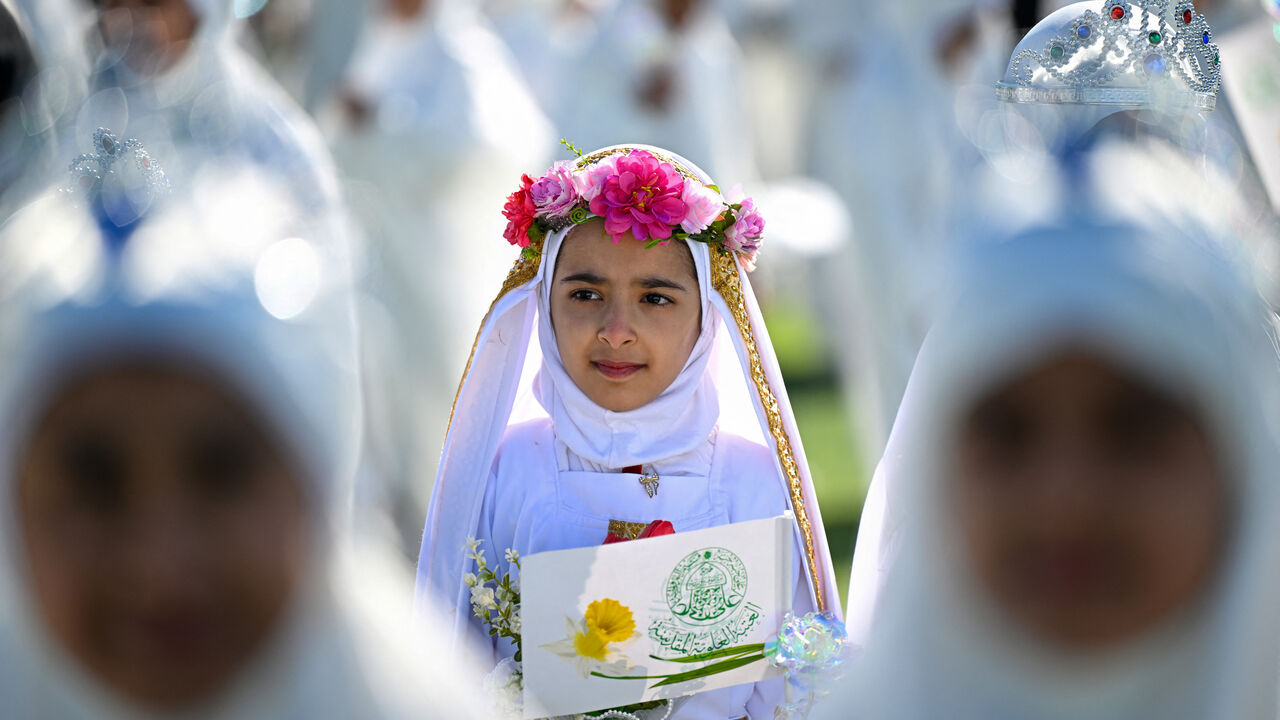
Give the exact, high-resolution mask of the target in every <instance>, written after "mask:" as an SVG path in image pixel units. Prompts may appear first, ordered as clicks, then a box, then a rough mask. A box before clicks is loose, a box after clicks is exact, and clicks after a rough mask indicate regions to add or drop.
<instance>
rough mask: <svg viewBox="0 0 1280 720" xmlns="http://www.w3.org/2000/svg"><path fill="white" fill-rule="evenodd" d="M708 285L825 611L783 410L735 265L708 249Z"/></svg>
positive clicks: (820, 606)
mask: <svg viewBox="0 0 1280 720" xmlns="http://www.w3.org/2000/svg"><path fill="white" fill-rule="evenodd" d="M711 285H712V287H714V288H715V290H716V292H718V293H720V297H721V298H723V299H724V301H725V304H726V305H728V306H729V312H730V313H731V314H732V315H733V319H734V322H735V323H736V324H737V325H738V332H739V333H741V335H742V341H743V343H744V344H745V345H746V350H747V356H748V358H749V359H750V362H751V381H752V383H754V384H755V387H756V393H757V394H758V395H759V397H760V404H761V406H762V407H764V414H765V418H766V419H767V420H768V422H769V433H770V434H771V435H773V440H774V443H775V444H776V445H777V447H778V461H779V462H780V463H781V465H782V472H783V473H784V474H785V475H786V479H787V485H788V487H789V488H790V489H791V505H792V508H793V509H794V511H795V515H796V523H798V524H799V526H800V534H801V535H803V536H804V544H805V556H806V559H807V561H808V564H809V577H810V578H811V579H812V580H813V592H814V596H815V600H816V601H817V603H818V611H819V612H825V611H826V609H827V608H826V602H825V601H824V599H823V596H822V576H821V574H820V573H819V572H818V559H817V553H816V550H815V549H814V544H813V526H812V525H811V524H810V522H809V513H808V511H807V510H806V509H805V504H804V486H803V485H802V484H801V482H800V468H799V466H798V465H797V464H796V459H795V455H794V453H793V452H792V450H791V439H790V438H789V437H787V429H786V427H784V425H783V422H782V411H781V410H780V409H779V407H778V398H777V396H775V395H774V394H773V389H772V388H771V387H769V379H768V378H767V377H766V376H765V373H764V364H763V363H762V362H761V361H760V351H759V348H758V347H757V346H756V338H755V331H753V330H752V329H751V318H750V316H749V315H748V314H747V303H746V300H745V299H744V298H743V295H742V280H741V277H740V276H739V274H738V262H737V260H736V259H735V257H734V255H733V254H732V253H729V252H726V251H722V250H716V249H715V248H712V250H711Z"/></svg>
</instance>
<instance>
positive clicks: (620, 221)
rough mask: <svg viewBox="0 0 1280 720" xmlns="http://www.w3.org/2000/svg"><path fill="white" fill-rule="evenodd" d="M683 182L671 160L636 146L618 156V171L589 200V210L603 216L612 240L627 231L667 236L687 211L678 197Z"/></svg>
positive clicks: (643, 238)
mask: <svg viewBox="0 0 1280 720" xmlns="http://www.w3.org/2000/svg"><path fill="white" fill-rule="evenodd" d="M684 184H685V183H684V178H682V177H680V173H678V172H676V169H675V168H674V167H672V166H671V163H665V162H660V161H659V160H658V158H656V157H654V156H653V155H652V154H650V153H648V152H646V151H644V150H636V151H634V152H632V153H631V154H630V155H626V156H623V157H620V158H618V161H617V172H616V173H615V174H613V175H610V176H609V177H608V179H606V180H605V183H604V190H603V191H602V192H601V193H600V194H599V195H596V196H595V198H594V199H592V200H591V213H592V214H593V215H596V216H598V217H602V218H604V229H605V232H607V233H609V235H610V236H611V237H613V241H614V242H618V241H619V240H621V239H622V236H623V235H626V234H627V232H630V233H631V235H632V236H634V237H635V239H636V240H639V241H641V242H644V241H647V240H650V239H653V240H668V239H670V238H671V232H672V226H675V225H679V224H680V223H681V221H683V220H684V216H685V213H686V211H687V208H686V206H685V204H684V201H683V200H681V199H680V196H681V195H682V194H683V193H684Z"/></svg>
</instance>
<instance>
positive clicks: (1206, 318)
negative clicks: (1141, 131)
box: [827, 148, 1280, 718]
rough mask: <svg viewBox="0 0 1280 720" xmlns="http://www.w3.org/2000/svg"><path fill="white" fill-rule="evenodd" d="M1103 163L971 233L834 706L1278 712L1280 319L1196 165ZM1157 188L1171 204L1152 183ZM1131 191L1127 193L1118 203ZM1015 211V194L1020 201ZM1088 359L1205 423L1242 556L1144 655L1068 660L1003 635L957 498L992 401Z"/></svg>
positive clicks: (905, 438) (862, 554) (868, 526)
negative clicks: (964, 542) (859, 645)
mask: <svg viewBox="0 0 1280 720" xmlns="http://www.w3.org/2000/svg"><path fill="white" fill-rule="evenodd" d="M1163 159H1167V160H1169V161H1170V162H1168V163H1157V162H1151V161H1150V159H1149V158H1147V157H1144V156H1143V155H1142V154H1141V152H1140V151H1139V150H1138V149H1135V148H1129V149H1127V150H1120V149H1112V148H1106V149H1103V150H1099V151H1097V152H1096V153H1095V154H1094V156H1092V157H1090V158H1087V159H1086V161H1085V162H1084V163H1083V164H1082V165H1081V166H1080V167H1081V168H1083V171H1082V172H1081V173H1080V174H1079V175H1075V176H1073V177H1071V178H1069V180H1070V181H1072V182H1071V185H1070V187H1076V188H1083V190H1081V191H1079V192H1067V193H1065V194H1064V195H1063V196H1062V197H1060V198H1059V200H1060V201H1061V204H1062V207H1061V208H1059V209H1058V211H1057V213H1056V214H1053V215H1051V216H1049V217H1048V218H1043V219H1041V220H1040V221H1038V222H1037V223H1035V224H1033V225H1031V226H1029V227H1028V226H1023V227H1022V228H1005V229H1004V230H1003V231H1001V232H998V233H997V234H996V236H995V238H991V237H990V235H988V236H987V237H985V238H983V237H982V236H981V234H980V233H977V232H975V233H974V236H973V237H970V238H969V240H970V243H971V244H970V245H969V246H968V247H967V248H966V250H965V252H964V253H963V255H962V260H961V261H960V262H959V263H958V265H956V269H955V283H954V285H955V286H954V288H953V289H952V291H951V292H950V293H948V297H949V302H947V303H946V304H945V306H944V309H943V310H942V312H941V313H940V315H939V317H938V318H937V319H936V322H935V323H934V326H933V329H932V330H931V331H930V334H929V336H928V338H927V339H926V341H925V344H924V346H923V347H922V349H921V351H920V355H919V358H918V360H917V363H916V367H915V369H914V371H913V373H912V377H911V381H910V384H909V385H908V389H907V393H906V397H905V398H904V400H903V404H902V408H901V410H900V412H899V415H898V420H897V422H896V423H895V425H894V429H893V433H892V435H891V436H890V440H889V447H888V449H887V450H886V452H885V455H884V459H883V460H882V461H881V463H880V466H879V468H878V470H877V472H876V476H875V479H874V481H873V486H872V490H871V493H870V497H869V498H868V502H867V507H866V509H865V510H864V513H863V525H862V527H861V529H860V532H859V538H858V540H859V542H858V545H857V549H856V555H855V559H854V567H853V573H852V577H851V580H850V605H849V616H850V630H851V632H852V633H853V634H854V635H855V636H857V637H860V638H862V637H866V638H868V639H867V640H866V654H865V655H864V656H863V657H862V658H861V659H860V660H859V661H858V664H857V666H856V667H857V670H856V676H855V680H853V681H851V682H850V683H849V684H848V685H846V686H845V687H844V688H842V690H841V692H840V693H839V694H838V696H837V697H835V698H832V699H831V700H830V701H829V702H828V715H827V716H828V717H836V716H844V715H845V713H847V712H848V705H847V704H842V703H846V702H847V703H852V704H855V705H862V706H863V707H865V708H867V714H866V715H865V717H895V718H897V717H901V718H932V717H941V716H946V717H955V718H991V717H1017V718H1027V717H1035V718H1079V717H1089V718H1148V717H1152V718H1154V717H1187V718H1192V717H1194V718H1207V717H1215V718H1217V717H1221V718H1226V717H1231V718H1262V717H1267V718H1271V717H1274V716H1275V701H1276V693H1275V677H1276V660H1277V643H1278V642H1280V624H1278V621H1277V615H1276V613H1275V606H1276V602H1277V599H1278V595H1280V568H1277V566H1276V564H1275V562H1274V558H1275V553H1276V550H1277V548H1280V545H1278V544H1277V542H1278V540H1280V538H1278V537H1277V530H1276V529H1277V525H1276V523H1275V514H1276V510H1277V501H1278V497H1277V487H1276V483H1275V477H1274V472H1275V468H1276V467H1277V466H1278V463H1280V445H1278V444H1277V434H1276V433H1277V428H1278V427H1280V426H1278V425H1277V421H1276V416H1275V413H1276V411H1277V408H1280V399H1278V398H1277V396H1276V392H1277V390H1280V376H1278V375H1277V369H1278V363H1277V356H1276V348H1275V345H1274V340H1273V337H1272V336H1273V332H1272V328H1271V320H1272V318H1271V316H1270V313H1269V312H1268V311H1267V309H1266V306H1265V304H1264V303H1263V302H1262V300H1261V298H1260V296H1259V294H1258V292H1257V290H1256V288H1255V286H1254V284H1253V282H1252V280H1251V279H1250V278H1249V276H1248V274H1247V272H1246V271H1245V270H1244V268H1242V267H1241V266H1240V264H1239V263H1238V260H1237V257H1236V256H1235V255H1234V251H1235V249H1236V248H1234V247H1233V245H1232V241H1233V239H1232V238H1223V237H1222V236H1221V235H1220V232H1221V226H1220V225H1216V224H1214V222H1213V221H1212V219H1209V218H1207V213H1206V207H1208V206H1210V205H1211V204H1212V200H1211V198H1210V197H1209V196H1208V195H1207V194H1206V193H1205V192H1204V189H1203V188H1200V187H1197V185H1196V181H1195V178H1196V174H1195V171H1194V169H1193V168H1186V167H1180V166H1176V165H1173V164H1172V161H1173V160H1174V159H1176V158H1173V157H1169V158H1162V160H1163ZM1144 171H1145V172H1146V173H1148V174H1151V173H1155V174H1156V175H1155V176H1157V177H1160V178H1161V179H1162V180H1164V181H1165V182H1162V183H1160V184H1159V185H1158V186H1156V185H1155V184H1153V183H1151V182H1145V183H1144V182H1138V181H1136V180H1138V179H1141V178H1142V177H1143V175H1142V173H1143V172H1144ZM1117 188H1123V192H1122V193H1117V192H1116V191H1117ZM1006 197H1008V196H1006ZM1081 346H1084V347H1086V348H1088V349H1091V350H1093V351H1095V352H1097V353H1099V354H1100V355H1101V356H1103V357H1105V358H1107V359H1109V360H1111V361H1112V362H1115V363H1116V364H1118V365H1120V366H1122V367H1127V368H1131V369H1134V370H1136V371H1137V372H1138V373H1140V374H1142V375H1143V376H1145V377H1147V378H1150V379H1151V381H1152V382H1155V383H1156V384H1158V385H1160V386H1163V387H1169V388H1174V389H1175V391H1176V392H1177V393H1178V394H1180V395H1185V396H1186V397H1188V398H1189V399H1190V401H1191V402H1192V404H1193V405H1195V406H1196V407H1198V408H1199V409H1200V411H1201V416H1202V418H1203V420H1204V422H1205V424H1206V426H1207V428H1208V430H1209V433H1210V437H1211V439H1212V442H1213V443H1214V445H1215V446H1216V448H1217V450H1218V455H1219V456H1220V457H1223V458H1225V459H1226V460H1227V468H1226V471H1227V472H1228V473H1229V475H1230V478H1231V480H1232V481H1233V484H1232V490H1231V491H1230V492H1231V499H1232V502H1233V503H1234V511H1235V512H1234V515H1233V516H1232V527H1231V538H1230V542H1228V543H1227V544H1226V545H1225V546H1224V549H1223V551H1222V553H1223V554H1222V556H1221V558H1220V562H1219V563H1218V566H1217V572H1216V573H1215V574H1214V575H1213V577H1212V579H1211V580H1209V581H1208V582H1207V583H1206V587H1205V588H1204V590H1203V592H1202V593H1201V594H1200V596H1199V597H1198V598H1197V599H1196V600H1195V601H1193V602H1191V603H1189V604H1188V606H1187V607H1186V608H1184V609H1183V610H1182V612H1181V613H1180V615H1179V617H1177V618H1175V619H1174V620H1172V621H1169V622H1166V623H1165V624H1164V625H1163V626H1162V627H1160V628H1157V629H1156V630H1155V631H1153V632H1150V633H1148V634H1147V636H1146V637H1144V638H1141V639H1138V640H1136V641H1133V642H1130V643H1128V644H1126V645H1125V646H1123V647H1118V648H1113V649H1111V650H1108V651H1099V652H1095V653H1085V654H1081V655H1079V656H1071V655H1070V654H1069V653H1066V652H1054V651H1053V650H1051V649H1049V648H1046V647H1044V646H1041V645H1038V644H1036V643H1035V642H1033V641H1030V640H1029V639H1028V638H1026V637H1025V636H1024V635H1023V634H1022V633H1021V632H1019V631H1017V630H1016V629H1015V628H1013V627H1012V626H1011V623H1010V622H1009V621H1008V620H1006V619H1004V618H1001V617H999V613H998V612H997V611H996V610H995V609H994V608H993V607H992V606H991V604H990V602H989V601H988V600H987V599H986V598H985V595H984V594H983V592H982V591H980V590H979V589H978V588H977V587H976V581H975V580H973V579H972V578H970V577H968V576H967V575H966V573H965V571H964V569H963V568H965V567H969V564H968V563H967V562H966V561H965V558H964V557H963V555H962V551H961V550H959V549H958V545H959V543H958V542H957V532H958V530H957V529H956V524H955V518H954V517H953V515H952V514H951V513H950V512H949V510H948V508H947V507H946V503H945V500H944V498H945V497H946V493H945V492H944V488H943V484H944V483H945V482H946V480H947V479H948V478H949V477H950V469H951V467H952V464H951V461H950V455H951V453H950V450H949V448H951V447H952V443H953V442H954V440H955V437H956V432H957V428H958V427H959V424H960V422H961V419H962V417H963V414H964V413H965V411H966V410H967V409H968V408H969V407H970V406H971V405H972V403H973V402H975V401H976V400H977V399H978V397H980V396H981V394H982V393H983V392H984V391H985V390H986V389H988V388H991V387H993V386H997V385H999V384H1000V383H1001V381H1002V380H1004V379H1007V378H1010V377H1014V376H1016V375H1017V374H1018V373H1019V372H1021V371H1023V370H1024V369H1026V368H1029V367H1034V366H1035V364H1036V363H1038V362H1040V361H1043V360H1044V359H1046V358H1048V357H1051V356H1052V355H1053V354H1054V353H1055V352H1059V351H1062V350H1064V349H1069V348H1079V347H1081Z"/></svg>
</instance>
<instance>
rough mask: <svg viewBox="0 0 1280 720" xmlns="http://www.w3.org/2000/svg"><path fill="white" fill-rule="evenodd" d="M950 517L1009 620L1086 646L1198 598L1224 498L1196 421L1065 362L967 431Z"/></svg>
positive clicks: (1004, 393) (1045, 367)
mask: <svg viewBox="0 0 1280 720" xmlns="http://www.w3.org/2000/svg"><path fill="white" fill-rule="evenodd" d="M956 468H957V475H956V477H955V478H954V485H953V488H952V489H953V491H954V500H955V501H956V502H955V503H954V507H955V511H956V512H957V513H958V515H959V527H960V530H961V534H962V537H963V541H964V543H963V544H964V547H965V549H966V550H967V555H968V560H969V561H970V563H971V564H972V570H974V571H975V572H976V575H977V577H978V578H979V580H980V583H981V585H982V586H984V588H985V590H986V591H987V592H988V594H989V595H990V596H991V597H992V598H993V599H994V601H995V603H996V605H997V606H998V607H999V608H1000V610H1001V611H1002V613H1003V614H1004V615H1005V616H1006V617H1010V618H1012V619H1013V620H1014V622H1015V623H1016V624H1018V625H1020V626H1021V627H1022V628H1023V629H1025V630H1028V631H1030V633H1031V634H1033V635H1035V636H1038V637H1039V638H1041V639H1042V640H1046V641H1048V642H1050V643H1053V644H1057V645H1065V646H1071V647H1076V648H1091V647H1099V646H1104V645H1111V644H1114V643H1117V642H1119V641H1122V640H1125V639H1128V638H1131V637H1133V636H1135V635H1139V634H1141V633H1143V632H1144V631H1146V630H1149V629H1151V628H1152V627H1153V626H1155V625H1157V624H1158V623H1160V622H1161V621H1162V620H1164V619H1166V618H1168V617H1169V616H1170V615H1171V614H1173V613H1174V612H1175V611H1176V610H1178V609H1180V608H1183V607H1185V606H1186V605H1187V604H1188V603H1189V602H1190V601H1191V600H1193V599H1194V598H1195V597H1196V596H1197V595H1198V594H1200V593H1202V592H1203V590H1204V589H1205V587H1206V584H1207V583H1208V582H1209V581H1210V578H1211V575H1212V573H1213V570H1214V567H1215V564H1216V562H1217V560H1218V558H1219V556H1220V554H1221V552H1222V548H1223V545H1224V541H1225V537H1226V535H1227V528H1228V522H1229V514H1230V513H1229V505H1230V502H1229V498H1228V494H1229V493H1228V489H1227V485H1226V482H1225V480H1224V477H1223V473H1222V470H1221V468H1220V467H1219V466H1218V464H1217V462H1216V458H1215V456H1214V452H1213V448H1212V447H1211V446H1210V443H1209V440H1208V438H1207V436H1206V433H1205V429H1204V427H1203V426H1202V424H1201V421H1200V418H1199V417H1197V416H1196V415H1195V414H1194V412H1193V411H1192V410H1191V409H1190V408H1188V407H1187V406H1186V405H1184V404H1182V403H1181V402H1180V401H1179V400H1177V399H1175V398H1173V397H1171V396H1170V395H1169V394H1167V393H1165V392H1164V391H1162V390H1159V389H1156V388H1154V387H1152V386H1151V385H1150V384H1148V383H1146V382H1144V381H1143V380H1141V379H1140V378H1137V377H1134V376H1132V375H1130V374H1128V373H1127V372H1125V371H1121V370H1119V369H1117V368H1116V367H1114V366H1113V365H1110V364H1108V363H1106V362H1103V361H1101V360H1098V359H1097V358H1095V357H1094V356H1091V355H1087V354H1074V353H1071V354H1062V355H1060V356H1058V357H1056V358H1054V359H1052V360H1050V361H1049V362H1046V363H1044V364H1042V365H1040V366H1039V367H1037V368H1035V369H1033V370H1032V371H1030V372H1028V373H1026V374H1024V375H1022V376H1021V377H1019V378H1016V379H1014V380H1013V381H1012V382H1009V383H1007V384H1005V385H1003V386H1002V387H999V388H997V389H995V390H994V391H993V392H991V393H990V394H988V395H987V396H986V397H985V398H983V399H981V400H980V401H979V402H978V403H977V404H976V405H975V406H974V407H973V409H972V411H971V412H970V413H969V415H968V417H967V418H966V419H965V420H964V423H963V426H962V428H961V432H960V436H959V447H958V462H957V464H956Z"/></svg>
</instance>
